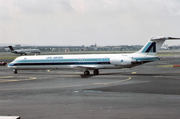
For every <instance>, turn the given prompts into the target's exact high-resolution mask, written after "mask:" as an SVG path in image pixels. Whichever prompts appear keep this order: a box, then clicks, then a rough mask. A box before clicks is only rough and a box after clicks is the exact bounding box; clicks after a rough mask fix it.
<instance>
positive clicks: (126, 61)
mask: <svg viewBox="0 0 180 119" xmlns="http://www.w3.org/2000/svg"><path fill="white" fill-rule="evenodd" d="M136 62H137V61H136V59H132V58H119V57H112V58H110V63H111V64H114V65H132V63H136Z"/></svg>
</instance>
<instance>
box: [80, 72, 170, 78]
mask: <svg viewBox="0 0 180 119" xmlns="http://www.w3.org/2000/svg"><path fill="white" fill-rule="evenodd" d="M106 75H112V77H113V76H114V75H119V76H169V74H163V73H162V74H161V73H158V74H155V73H152V74H148V73H147V74H143V73H139V74H137V73H136V74H132V73H131V72H128V73H121V72H116V73H101V74H99V75H93V74H90V75H88V76H85V75H83V74H81V75H80V76H81V78H90V77H95V76H106Z"/></svg>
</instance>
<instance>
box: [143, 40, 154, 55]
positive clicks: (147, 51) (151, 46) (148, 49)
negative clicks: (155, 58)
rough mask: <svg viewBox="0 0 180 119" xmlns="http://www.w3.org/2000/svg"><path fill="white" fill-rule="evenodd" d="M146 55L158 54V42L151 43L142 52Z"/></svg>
mask: <svg viewBox="0 0 180 119" xmlns="http://www.w3.org/2000/svg"><path fill="white" fill-rule="evenodd" d="M142 52H144V53H149V52H151V53H154V52H156V42H149V43H148V44H147V45H146V47H144V49H143V50H142Z"/></svg>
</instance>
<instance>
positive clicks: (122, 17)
mask: <svg viewBox="0 0 180 119" xmlns="http://www.w3.org/2000/svg"><path fill="white" fill-rule="evenodd" d="M152 36H171V37H180V0H0V44H26V45H56V46H57V45H60V46H63V45H71V46H75V45H80V46H81V45H85V46H89V45H93V44H95V43H96V44H97V45H98V46H105V45H144V44H145V43H146V42H147V41H148V40H149V39H150V37H152ZM165 44H167V45H179V44H180V41H166V42H165Z"/></svg>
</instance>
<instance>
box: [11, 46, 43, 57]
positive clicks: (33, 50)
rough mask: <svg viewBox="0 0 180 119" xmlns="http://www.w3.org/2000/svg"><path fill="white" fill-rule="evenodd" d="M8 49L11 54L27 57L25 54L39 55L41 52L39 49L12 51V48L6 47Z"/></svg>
mask: <svg viewBox="0 0 180 119" xmlns="http://www.w3.org/2000/svg"><path fill="white" fill-rule="evenodd" d="M8 47H9V49H10V50H11V53H15V54H21V55H22V54H25V55H27V53H38V54H40V53H41V51H40V50H39V49H20V50H14V48H13V47H12V46H8Z"/></svg>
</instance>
